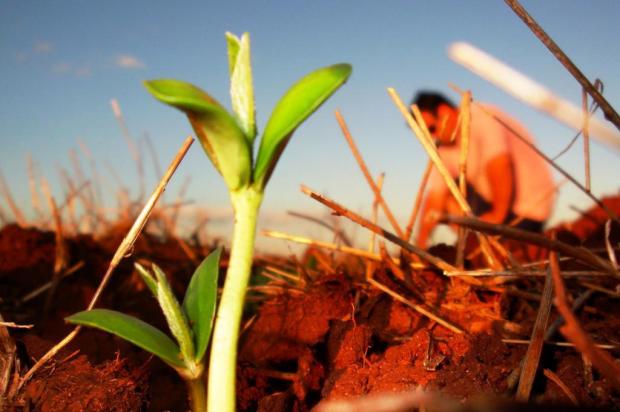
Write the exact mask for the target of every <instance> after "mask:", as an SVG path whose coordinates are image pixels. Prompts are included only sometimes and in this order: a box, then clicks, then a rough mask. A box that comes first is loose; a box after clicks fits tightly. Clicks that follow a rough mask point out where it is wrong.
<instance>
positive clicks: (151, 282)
mask: <svg viewBox="0 0 620 412" xmlns="http://www.w3.org/2000/svg"><path fill="white" fill-rule="evenodd" d="M134 267H135V268H136V271H137V272H138V274H139V275H140V277H141V278H142V281H143V282H144V284H145V285H146V287H148V288H149V290H150V291H151V293H152V294H153V296H155V299H157V281H156V280H155V278H154V277H153V275H151V274H150V272H149V271H148V270H147V269H146V268H145V267H144V266H142V265H141V264H139V263H138V262H136V263H135V264H134Z"/></svg>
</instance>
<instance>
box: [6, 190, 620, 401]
mask: <svg viewBox="0 0 620 412" xmlns="http://www.w3.org/2000/svg"><path fill="white" fill-rule="evenodd" d="M607 202H608V204H609V205H611V206H612V207H614V209H615V210H620V201H618V199H610V200H608V201H607ZM603 222H604V214H601V212H600V211H593V212H591V213H589V214H588V215H584V217H583V218H582V219H581V220H580V221H577V222H574V223H573V224H571V225H568V226H565V229H567V230H568V231H566V232H564V233H560V234H559V235H558V236H559V237H560V238H561V239H564V240H566V241H567V242H571V243H573V244H582V245H587V246H588V247H589V248H591V249H593V250H594V248H597V247H600V246H602V245H604V242H603V239H604V237H603V236H604V235H603V233H604V232H603V229H602V223H603ZM616 229H618V228H614V230H612V240H613V241H614V242H615V243H613V244H617V243H618V241H619V236H618V233H619V232H618V231H617V230H616ZM124 233H125V232H124V229H123V228H116V229H112V230H110V233H109V235H107V236H104V237H103V238H101V239H97V240H94V239H93V238H91V237H89V236H81V237H78V238H71V239H67V240H66V242H67V246H68V248H67V249H68V256H69V262H70V265H73V264H76V263H78V262H83V267H82V268H81V269H79V270H78V271H77V272H76V273H74V274H72V275H71V276H70V277H67V278H65V279H63V280H62V281H61V282H60V284H59V286H58V287H57V289H56V291H55V293H54V295H53V296H52V297H51V298H48V294H47V293H43V294H41V295H40V296H38V297H36V298H34V299H30V300H28V301H23V297H24V296H26V295H27V294H28V293H29V292H31V291H32V290H34V289H36V288H37V287H39V286H41V285H43V284H45V283H46V282H48V281H50V279H51V278H52V272H53V267H54V260H55V253H56V247H55V236H54V234H53V233H49V232H41V231H38V230H36V229H23V228H19V227H17V226H15V225H9V226H6V227H4V228H3V229H2V230H0V313H1V314H2V316H3V317H4V319H5V320H6V321H11V322H16V323H19V324H34V327H33V328H32V329H30V330H11V335H12V336H13V338H14V339H15V340H16V342H17V345H18V353H19V358H20V362H21V368H22V370H25V369H27V368H28V367H29V366H30V365H32V363H33V361H34V360H36V359H38V358H39V357H40V356H42V355H43V354H44V353H45V352H46V351H47V349H49V348H50V347H51V346H52V345H54V344H55V343H56V342H58V341H59V340H60V339H61V338H63V337H64V336H65V335H66V334H67V333H68V332H69V331H70V330H71V328H70V327H69V326H68V325H66V324H65V323H64V321H63V318H64V317H66V316H68V315H70V314H72V313H75V312H77V311H80V310H83V309H84V308H85V307H86V306H87V304H88V302H89V300H90V298H91V297H92V295H93V292H94V290H95V289H96V287H97V284H98V282H99V280H100V277H101V276H102V275H103V273H104V272H105V269H106V267H107V264H108V262H109V259H110V257H111V255H112V253H113V252H114V250H115V248H116V247H117V246H118V243H119V242H120V240H121V238H122V236H123V235H124ZM614 236H615V238H614ZM512 247H513V250H514V253H515V256H516V257H517V258H518V259H520V260H521V261H522V262H524V261H532V260H534V259H540V258H544V257H546V252H545V251H541V250H538V249H536V248H532V247H527V248H525V247H523V246H522V245H513V246H512ZM208 249H209V248H208V247H194V251H195V252H196V253H197V254H198V255H200V256H204V255H205V254H206V253H207V252H208ZM432 252H433V253H434V254H436V255H438V256H443V257H445V258H446V259H450V257H451V256H453V255H454V250H452V249H451V248H448V247H439V248H435V249H434V250H432ZM139 259H142V260H145V259H146V260H152V261H154V262H156V263H157V264H158V265H160V266H161V267H162V268H163V269H164V271H165V272H166V273H167V274H168V275H169V277H170V279H171V281H172V284H173V287H174V288H175V290H176V292H177V293H178V294H179V295H181V293H182V292H183V290H184V287H185V285H186V284H187V281H188V279H189V276H190V275H191V273H192V270H193V266H194V263H192V262H191V261H190V260H189V259H188V258H187V256H186V254H184V253H183V251H182V250H181V248H180V247H179V246H178V244H177V243H175V242H173V241H165V242H164V241H162V240H161V239H155V238H152V237H149V236H143V237H142V238H141V239H140V241H139V242H138V243H137V244H136V247H135V248H134V250H133V254H132V256H131V257H129V258H127V259H126V260H125V261H124V262H123V264H122V265H121V267H120V268H119V270H118V271H117V272H116V273H115V275H114V277H113V280H112V282H111V284H110V285H109V286H108V287H107V289H106V291H105V293H104V294H103V298H102V301H101V303H100V304H99V305H98V306H99V307H106V308H113V309H116V310H120V311H123V312H126V313H129V314H132V315H135V316H138V317H140V318H141V319H143V320H145V321H147V322H149V323H152V324H154V325H155V326H158V327H160V328H163V317H162V315H161V313H160V312H159V309H158V307H157V306H156V304H155V301H154V300H153V299H152V298H151V296H150V294H149V293H148V291H147V290H145V288H144V286H143V285H142V284H141V283H140V281H139V278H138V277H137V276H136V274H135V273H133V269H132V264H133V261H136V260H139ZM223 263H224V265H225V264H226V262H225V261H224V262H223ZM267 264H269V265H271V266H278V267H279V268H280V269H283V270H286V271H288V272H290V273H295V274H301V275H300V276H299V280H298V281H284V280H283V281H282V282H276V283H273V282H272V283H270V284H269V285H268V286H269V287H264V286H265V285H264V282H262V286H263V287H262V289H261V288H260V287H258V288H256V289H255V290H254V291H253V292H251V293H250V300H251V302H252V303H251V304H250V305H249V308H248V314H247V319H248V320H249V321H248V322H247V323H246V325H245V328H244V330H243V334H242V337H241V342H240V348H239V354H240V355H239V359H240V361H239V366H238V377H239V378H238V404H239V409H240V410H243V411H245V410H259V411H285V410H295V411H306V410H310V409H311V408H313V407H314V406H316V405H317V404H318V403H319V402H321V401H323V400H330V399H349V398H353V397H357V396H360V395H366V394H375V393H383V392H395V391H407V390H411V389H415V388H418V387H422V388H426V389H430V390H433V391H439V392H440V393H443V394H446V395H449V396H451V397H452V398H454V399H456V400H464V399H471V398H475V397H479V396H481V395H493V396H506V395H507V396H512V395H511V394H513V393H514V386H513V383H512V382H513V381H514V380H511V378H510V375H511V373H513V371H514V370H515V369H516V368H517V367H518V366H519V364H520V362H521V360H522V358H523V356H524V354H525V351H526V349H527V345H523V344H507V343H503V342H502V338H518V339H529V335H530V333H531V328H532V326H533V323H534V320H535V318H536V314H537V311H538V305H539V296H540V293H541V290H542V283H543V281H542V279H540V278H528V279H526V280H520V281H515V282H511V283H509V284H507V285H496V286H495V287H494V288H489V287H488V286H484V287H483V286H480V285H472V284H469V283H467V282H465V281H462V280H458V279H452V280H448V279H446V278H445V277H443V276H442V275H441V274H440V273H439V272H437V271H433V270H424V271H409V270H407V269H406V267H404V268H401V269H400V270H397V269H395V268H394V267H388V265H385V264H377V265H376V266H375V267H374V268H372V273H373V278H374V279H375V280H376V281H378V282H380V283H381V284H383V285H385V286H386V287H388V288H389V289H390V290H392V291H395V292H396V293H398V294H399V295H401V296H403V297H405V298H406V299H408V300H410V301H412V302H416V303H422V302H424V305H425V307H426V308H427V309H430V310H432V311H434V312H435V313H437V314H439V315H440V316H441V318H442V319H444V320H446V321H448V322H450V323H451V324H454V325H457V326H458V327H459V328H461V329H462V330H463V331H464V332H465V333H457V332H454V331H451V330H449V329H448V328H446V327H444V326H442V325H440V324H438V323H437V322H435V321H432V320H429V319H428V318H427V317H426V316H423V315H421V314H420V313H419V312H417V311H415V310H414V309H412V308H411V307H409V306H407V305H405V304H403V303H400V302H398V301H396V300H394V299H393V298H392V297H390V296H388V295H387V294H386V293H384V292H381V291H380V290H378V289H377V288H375V287H372V286H371V285H369V284H368V282H366V280H365V275H364V273H365V270H366V268H365V266H366V264H365V263H364V262H362V261H360V260H357V259H353V258H350V257H347V258H343V257H338V256H332V255H330V254H326V253H325V252H322V251H319V250H315V249H308V251H307V253H306V254H305V256H304V257H303V259H301V260H300V261H297V262H293V261H289V260H287V259H267V258H265V259H262V260H258V261H257V262H256V265H255V269H256V272H257V273H258V272H260V271H261V270H262V268H263V267H264V266H265V265H267ZM469 265H474V266H475V265H476V260H475V258H472V260H471V261H470V262H469ZM564 265H565V267H566V268H568V267H570V268H572V269H575V268H579V266H578V265H575V263H571V262H568V263H566V264H564ZM571 265H572V266H571ZM259 277H260V276H259ZM595 282H597V284H600V285H602V286H605V287H611V288H613V287H615V286H614V285H615V284H614V283H613V282H611V283H609V281H603V280H600V281H599V280H595ZM606 282H607V283H606ZM616 283H617V282H616ZM567 285H568V287H569V290H570V291H571V292H572V293H573V295H575V296H576V295H577V294H578V293H580V292H581V291H583V290H584V289H583V287H582V286H580V285H579V284H578V283H577V281H570V282H567ZM259 292H260V293H259ZM48 299H51V300H49V304H48V307H46V301H47V300H48ZM555 316H556V314H555V312H552V319H553V318H554V317H555ZM578 316H579V319H580V320H581V322H582V324H583V325H584V327H585V328H586V330H587V331H588V332H589V333H590V335H591V336H592V337H593V339H594V340H595V341H597V342H604V343H610V344H615V345H618V344H620V304H619V301H618V300H617V298H616V299H614V298H613V297H611V296H609V295H606V294H603V293H594V294H593V295H592V297H591V298H590V299H589V300H588V301H587V302H586V304H585V307H583V308H582V309H581V310H580V311H579V312H578ZM552 340H555V341H562V340H564V338H563V337H562V336H561V335H560V334H556V335H555V336H554V337H553V338H552ZM612 354H613V355H615V357H618V351H617V350H616V352H613V351H612ZM543 368H544V369H548V370H549V371H551V372H553V373H554V374H555V375H557V377H558V378H559V381H560V382H563V383H564V384H565V385H566V387H567V389H564V390H563V389H562V388H560V386H559V385H558V383H556V382H554V381H552V380H550V379H548V378H547V377H546V376H543V374H542V373H540V374H539V376H538V378H537V379H536V381H535V385H534V389H533V392H532V397H531V399H532V401H533V402H534V403H554V404H560V405H568V404H571V400H570V396H573V397H574V398H575V400H576V401H577V403H578V405H580V407H581V408H582V409H583V410H588V409H589V408H592V407H594V406H598V407H604V408H609V409H613V408H614V407H618V401H619V400H620V397H619V394H618V393H615V392H614V391H613V390H612V388H611V387H610V385H609V384H608V382H607V381H606V380H605V379H603V378H602V377H601V376H599V374H598V373H597V372H596V370H595V371H594V372H592V371H590V370H589V369H588V368H584V362H583V360H582V358H581V356H580V354H579V353H578V352H577V351H576V350H575V349H573V348H566V347H562V348H560V347H555V346H546V347H545V349H544V351H543V355H542V359H541V370H542V369H543ZM517 376H518V375H517ZM567 392H568V393H569V395H567ZM14 408H15V409H18V410H20V409H21V410H42V411H60V410H63V411H65V410H66V411H111V410H115V411H134V410H153V411H160V410H173V411H183V410H186V409H187V402H186V399H185V388H184V386H183V384H182V383H181V381H180V380H179V379H178V377H177V376H176V375H175V373H174V372H173V371H171V370H169V369H168V368H167V367H166V366H165V365H163V364H162V363H161V362H160V361H159V360H157V359H153V358H150V357H149V356H147V354H145V353H144V352H143V351H140V350H138V349H136V348H134V347H133V346H131V345H129V344H127V343H125V342H123V341H122V340H119V339H117V338H114V337H112V336H111V335H109V334H105V333H101V332H97V331H94V330H91V329H85V330H83V332H82V333H81V334H80V335H79V336H78V338H76V339H75V340H74V341H73V342H72V343H71V344H70V345H69V346H68V347H67V348H65V349H64V350H63V351H62V352H61V353H60V354H59V355H58V356H56V358H55V360H54V361H52V362H50V363H49V364H48V365H47V366H46V367H45V368H44V369H42V370H41V371H40V372H39V373H37V374H36V375H35V376H34V378H33V379H32V380H31V381H30V382H29V383H28V384H27V385H26V386H25V388H24V390H23V391H22V392H20V393H19V394H18V397H17V398H16V400H15V401H14Z"/></svg>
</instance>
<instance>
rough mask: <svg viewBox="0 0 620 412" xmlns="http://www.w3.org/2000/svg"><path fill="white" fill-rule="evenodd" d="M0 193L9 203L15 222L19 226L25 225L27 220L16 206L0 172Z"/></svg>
mask: <svg viewBox="0 0 620 412" xmlns="http://www.w3.org/2000/svg"><path fill="white" fill-rule="evenodd" d="M0 193H1V194H2V196H4V200H5V201H6V203H7V204H8V205H9V208H10V209H11V212H13V217H14V218H15V222H16V223H17V224H18V225H19V226H21V227H26V226H27V225H28V222H27V221H26V218H25V217H24V215H23V214H22V211H21V210H20V209H19V208H18V207H17V204H16V203H15V200H14V199H13V195H12V194H11V189H10V188H9V185H8V184H7V182H6V180H5V179H4V175H3V174H2V172H0Z"/></svg>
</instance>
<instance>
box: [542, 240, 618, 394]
mask: <svg viewBox="0 0 620 412" xmlns="http://www.w3.org/2000/svg"><path fill="white" fill-rule="evenodd" d="M550 259H551V270H552V273H553V283H554V285H555V295H556V298H555V305H556V307H557V309H558V312H560V314H561V315H562V317H563V318H564V320H565V321H566V323H565V324H564V326H561V327H560V332H562V334H563V335H564V337H566V339H568V340H569V341H570V342H572V343H573V344H574V345H575V346H576V347H577V349H578V350H579V351H580V352H581V353H582V354H584V355H585V356H587V357H588V359H589V360H590V361H592V365H594V367H595V368H596V369H598V371H599V372H600V373H601V374H602V375H603V376H605V378H607V379H608V380H609V382H610V383H611V384H612V385H613V386H615V388H616V389H617V390H620V365H618V364H617V363H616V361H615V360H614V358H613V357H612V356H611V355H610V354H609V353H607V352H603V351H602V350H600V349H599V348H597V347H596V346H595V345H594V342H592V339H591V338H590V337H589V336H588V335H587V333H586V332H585V331H584V330H583V328H582V327H581V325H580V324H579V321H578V320H577V318H576V317H575V315H574V314H573V312H572V311H571V310H570V308H569V307H568V303H567V301H566V292H565V289H564V282H563V281H562V276H561V275H560V265H559V263H558V259H557V255H556V253H555V252H551V255H550Z"/></svg>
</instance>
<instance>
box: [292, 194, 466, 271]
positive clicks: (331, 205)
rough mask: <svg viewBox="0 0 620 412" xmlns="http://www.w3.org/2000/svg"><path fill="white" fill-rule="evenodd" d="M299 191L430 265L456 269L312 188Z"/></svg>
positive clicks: (443, 268)
mask: <svg viewBox="0 0 620 412" xmlns="http://www.w3.org/2000/svg"><path fill="white" fill-rule="evenodd" d="M301 191H302V192H303V193H305V194H306V195H308V196H310V197H311V198H313V199H314V200H317V201H319V202H320V203H322V204H324V205H325V206H327V207H329V208H330V209H332V210H334V211H335V212H336V213H337V214H339V215H342V216H344V217H346V218H347V219H350V220H352V221H353V222H355V223H357V224H359V225H362V226H364V227H365V228H367V229H369V230H372V231H373V232H375V233H376V234H378V235H379V236H381V237H383V238H385V239H387V240H389V241H390V242H392V243H394V244H396V245H398V246H400V247H401V248H403V249H405V250H406V251H407V252H409V253H413V254H414V255H417V256H419V257H420V258H421V259H422V260H425V261H427V262H428V263H430V264H431V265H433V266H435V267H437V268H439V269H442V270H448V271H450V270H455V269H456V268H455V267H454V266H452V265H451V264H449V263H448V262H446V261H444V260H443V259H440V258H438V257H436V256H433V255H431V254H430V253H428V252H427V251H425V250H423V249H422V248H419V247H417V246H414V245H412V244H410V243H407V242H405V241H403V240H402V239H401V238H400V237H398V236H396V235H395V234H393V233H391V232H388V231H387V230H385V229H383V228H381V227H380V226H378V225H375V224H373V223H372V222H370V221H369V220H367V219H365V218H363V217H361V216H359V215H358V214H356V213H353V212H352V211H350V210H349V209H346V208H345V207H343V206H340V205H339V204H338V203H336V202H334V201H332V200H330V199H328V198H326V197H325V196H323V195H320V194H318V193H316V192H313V191H312V190H310V189H308V188H307V187H305V186H302V187H301Z"/></svg>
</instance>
